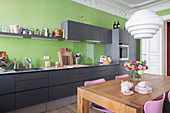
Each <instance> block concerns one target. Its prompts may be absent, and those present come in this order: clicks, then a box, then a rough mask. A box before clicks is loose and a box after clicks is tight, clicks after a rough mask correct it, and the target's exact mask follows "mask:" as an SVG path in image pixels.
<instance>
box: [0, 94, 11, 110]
mask: <svg viewBox="0 0 170 113" xmlns="http://www.w3.org/2000/svg"><path fill="white" fill-rule="evenodd" d="M13 110H14V94H6V95H1V96H0V113H6V112H9V111H13Z"/></svg>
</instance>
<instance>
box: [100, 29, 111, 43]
mask: <svg viewBox="0 0 170 113" xmlns="http://www.w3.org/2000/svg"><path fill="white" fill-rule="evenodd" d="M100 36H101V37H100V41H101V43H104V44H111V43H112V30H111V29H106V28H100Z"/></svg>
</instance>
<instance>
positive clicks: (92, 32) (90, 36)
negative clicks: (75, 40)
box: [85, 25, 100, 43]
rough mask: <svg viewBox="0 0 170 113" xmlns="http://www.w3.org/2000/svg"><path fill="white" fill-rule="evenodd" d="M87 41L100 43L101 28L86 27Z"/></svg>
mask: <svg viewBox="0 0 170 113" xmlns="http://www.w3.org/2000/svg"><path fill="white" fill-rule="evenodd" d="M85 33H86V34H85V36H86V37H85V41H87V42H88V41H89V42H99V43H100V28H99V27H96V26H92V25H85Z"/></svg>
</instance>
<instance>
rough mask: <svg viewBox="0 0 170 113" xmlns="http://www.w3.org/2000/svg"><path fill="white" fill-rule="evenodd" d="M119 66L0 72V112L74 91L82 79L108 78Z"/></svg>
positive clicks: (64, 95)
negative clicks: (2, 73)
mask: <svg viewBox="0 0 170 113" xmlns="http://www.w3.org/2000/svg"><path fill="white" fill-rule="evenodd" d="M119 68H120V65H119V64H118V65H108V66H96V67H86V68H76V69H75V68H74V69H64V70H56V71H48V72H34V73H33V72H30V73H29V72H28V73H20V74H14V75H4V76H0V113H5V112H8V111H12V110H16V109H20V108H24V107H28V106H32V105H36V104H40V103H44V102H48V101H52V100H57V99H61V98H64V97H68V96H72V95H76V94H77V87H80V86H84V82H85V81H91V80H96V79H100V78H104V79H106V80H112V79H114V78H115V76H116V75H117V74H119V73H120V70H119ZM122 72H123V71H122Z"/></svg>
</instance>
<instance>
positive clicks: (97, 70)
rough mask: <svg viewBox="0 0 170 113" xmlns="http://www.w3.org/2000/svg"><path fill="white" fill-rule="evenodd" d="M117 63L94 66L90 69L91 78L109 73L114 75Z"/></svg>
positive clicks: (117, 70) (116, 71) (116, 70)
mask: <svg viewBox="0 0 170 113" xmlns="http://www.w3.org/2000/svg"><path fill="white" fill-rule="evenodd" d="M118 68H119V65H114V66H103V67H94V68H93V69H92V78H93V79H95V78H103V77H106V76H109V75H113V76H114V75H116V74H117V73H118V72H119V69H118Z"/></svg>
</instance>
